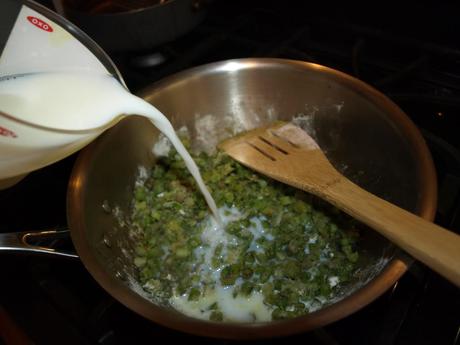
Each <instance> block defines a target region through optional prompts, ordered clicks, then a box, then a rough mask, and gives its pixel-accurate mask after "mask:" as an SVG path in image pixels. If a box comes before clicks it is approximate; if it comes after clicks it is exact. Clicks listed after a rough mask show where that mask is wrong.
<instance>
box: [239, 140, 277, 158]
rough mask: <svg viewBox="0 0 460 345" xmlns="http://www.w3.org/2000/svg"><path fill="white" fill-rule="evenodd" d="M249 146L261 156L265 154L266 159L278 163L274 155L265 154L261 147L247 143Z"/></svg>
mask: <svg viewBox="0 0 460 345" xmlns="http://www.w3.org/2000/svg"><path fill="white" fill-rule="evenodd" d="M246 143H247V144H248V145H249V146H251V147H252V148H253V149H255V150H257V151H259V152H260V153H261V154H263V155H264V156H265V157H267V158H268V159H270V160H272V161H276V159H275V157H273V156H272V155H270V154H269V153H267V152H265V151H264V150H262V149H261V148H260V147H257V145H254V144H253V143H250V142H246Z"/></svg>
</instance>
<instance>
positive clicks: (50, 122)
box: [0, 72, 221, 223]
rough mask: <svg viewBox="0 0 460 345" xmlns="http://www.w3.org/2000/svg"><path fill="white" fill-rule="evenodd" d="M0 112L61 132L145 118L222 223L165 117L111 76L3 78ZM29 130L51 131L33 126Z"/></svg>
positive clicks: (74, 75) (38, 132)
mask: <svg viewBox="0 0 460 345" xmlns="http://www.w3.org/2000/svg"><path fill="white" fill-rule="evenodd" d="M0 111H1V112H3V113H6V114H9V115H11V116H13V117H15V118H17V119H19V120H21V121H24V122H28V123H31V124H34V125H39V126H42V127H48V128H52V129H53V130H57V131H63V133H65V131H76V130H91V129H96V128H101V132H102V130H103V129H105V128H104V126H108V125H109V124H111V123H114V122H115V120H116V119H119V118H122V117H124V116H127V115H141V116H145V117H147V118H149V119H150V120H151V121H152V123H153V125H154V126H155V127H157V128H158V129H159V130H160V131H161V132H162V133H163V134H164V135H165V136H166V137H167V138H168V139H169V140H170V141H171V143H172V144H173V146H174V147H175V149H176V150H177V152H178V153H179V155H180V156H182V158H183V159H184V162H185V165H186V166H187V169H188V170H189V171H190V173H191V174H192V176H193V178H194V179H195V181H196V183H197V185H198V187H199V188H200V190H201V192H202V194H203V196H204V197H205V199H206V202H207V204H208V206H209V208H210V210H211V211H212V213H213V215H214V217H215V218H216V219H217V221H218V222H219V223H221V222H220V217H219V214H218V212H217V207H216V204H215V202H214V200H213V198H212V196H211V194H210V193H209V191H208V189H207V188H206V186H205V184H204V182H203V179H202V178H201V175H200V172H199V170H198V167H197V166H196V164H195V162H194V161H193V159H192V157H190V154H189V153H188V152H187V150H186V149H185V147H184V145H182V143H181V141H180V140H179V138H178V137H177V135H176V133H175V131H174V128H173V126H172V125H171V123H170V122H169V120H168V119H167V118H166V117H165V116H164V115H163V114H162V113H161V112H160V111H159V110H158V109H156V108H155V107H154V106H153V105H151V104H149V103H147V102H146V101H144V100H143V99H141V98H139V97H137V96H134V95H133V94H131V93H130V92H128V91H127V90H126V89H125V88H124V87H123V86H122V85H121V84H120V83H119V82H118V81H117V80H116V79H115V78H113V77H112V76H109V75H94V74H87V73H78V74H77V73H62V72H56V73H36V74H31V75H27V76H22V77H16V78H9V79H4V80H1V81H0ZM31 133H32V135H37V136H49V135H50V133H48V132H46V131H40V130H38V129H37V130H36V131H32V132H31ZM43 139H45V138H43ZM0 158H1V157H0Z"/></svg>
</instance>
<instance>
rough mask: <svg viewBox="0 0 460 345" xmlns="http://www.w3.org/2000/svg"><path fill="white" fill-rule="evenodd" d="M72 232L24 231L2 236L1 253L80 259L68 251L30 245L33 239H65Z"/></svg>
mask: <svg viewBox="0 0 460 345" xmlns="http://www.w3.org/2000/svg"><path fill="white" fill-rule="evenodd" d="M69 235H70V230H68V229H65V230H46V231H23V232H11V233H4V234H0V253H1V252H7V253H8V252H11V253H18V254H19V253H22V254H45V255H50V256H59V257H67V258H72V259H78V255H77V254H75V253H72V252H70V251H66V250H58V249H54V248H51V247H42V246H39V245H34V244H31V243H29V241H30V240H32V239H40V238H43V239H46V238H56V239H57V238H63V237H67V236H69Z"/></svg>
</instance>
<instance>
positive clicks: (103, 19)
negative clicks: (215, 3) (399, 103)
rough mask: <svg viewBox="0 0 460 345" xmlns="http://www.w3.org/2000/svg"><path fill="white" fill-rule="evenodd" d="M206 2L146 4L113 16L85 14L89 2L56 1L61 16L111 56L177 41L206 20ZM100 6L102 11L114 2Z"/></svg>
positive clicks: (182, 0) (171, 0) (169, 0)
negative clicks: (110, 53)
mask: <svg viewBox="0 0 460 345" xmlns="http://www.w3.org/2000/svg"><path fill="white" fill-rule="evenodd" d="M205 2H207V0H161V1H160V0H158V1H153V0H152V1H150V2H148V1H144V3H145V4H146V5H145V6H141V7H139V8H134V9H131V10H128V9H127V10H125V11H118V12H113V13H112V12H104V11H102V12H99V11H91V10H85V9H84V7H85V5H86V4H87V3H88V2H87V1H79V0H56V1H55V3H56V8H57V10H58V12H60V14H61V15H64V16H65V17H67V18H68V19H69V20H70V21H72V22H74V23H75V24H77V25H78V27H79V28H81V29H82V30H83V31H85V32H86V33H87V34H88V35H90V36H91V38H93V39H94V40H95V41H96V42H97V43H98V44H100V45H101V47H102V48H103V49H105V50H106V51H109V52H122V51H142V50H148V49H152V48H153V47H156V46H158V45H160V44H164V43H166V42H170V41H172V40H174V39H176V38H178V37H179V36H181V35H183V34H185V33H187V32H188V31H190V30H192V29H193V28H194V27H195V26H196V25H198V24H199V23H200V22H201V21H202V20H203V19H204V18H205V15H206V12H207V9H206V4H205ZM100 3H101V6H100V7H101V8H103V5H104V4H110V3H111V2H110V1H106V2H104V1H100ZM115 3H117V2H115ZM119 3H123V2H121V1H120V2H119ZM137 3H142V2H140V1H137ZM133 4H134V5H133ZM133 4H125V5H126V8H130V6H135V5H136V2H134V3H133ZM82 8H83V9H82Z"/></svg>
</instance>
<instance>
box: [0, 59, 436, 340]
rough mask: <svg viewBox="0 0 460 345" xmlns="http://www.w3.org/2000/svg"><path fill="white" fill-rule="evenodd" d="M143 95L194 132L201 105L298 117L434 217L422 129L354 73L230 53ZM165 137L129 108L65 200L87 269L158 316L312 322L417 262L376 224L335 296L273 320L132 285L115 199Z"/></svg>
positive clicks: (297, 328) (128, 189) (217, 327)
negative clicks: (192, 307)
mask: <svg viewBox="0 0 460 345" xmlns="http://www.w3.org/2000/svg"><path fill="white" fill-rule="evenodd" d="M140 95H141V96H142V97H144V98H145V99H146V100H147V101H149V102H151V103H152V104H154V105H155V106H156V107H157V108H158V109H160V110H161V111H162V112H164V113H165V114H167V115H168V116H169V118H170V120H171V122H172V123H173V125H174V126H175V127H176V128H179V127H181V126H187V127H188V128H189V130H190V131H191V133H192V134H193V133H196V125H197V124H198V123H199V121H200V119H202V118H203V117H204V116H210V117H211V118H213V119H214V120H215V124H216V126H217V127H221V126H222V127H223V125H224V122H225V123H228V121H236V123H238V125H239V126H241V127H242V129H249V128H252V127H256V126H259V125H262V124H265V123H267V122H270V121H272V120H274V119H282V120H291V119H292V118H294V117H295V118H297V121H300V125H304V126H307V127H308V130H309V131H310V133H313V134H314V136H315V137H316V139H317V141H318V143H319V144H320V146H321V147H322V148H323V150H325V151H326V153H327V156H328V157H329V159H330V160H331V161H332V163H333V164H334V165H335V166H336V167H337V168H338V169H339V170H340V171H342V172H343V173H344V174H345V175H346V176H347V177H349V178H350V179H351V180H352V181H354V182H356V183H357V184H359V185H360V186H362V187H364V188H365V189H367V190H369V191H371V192H373V193H375V194H377V195H379V196H380V197H383V198H385V199H387V200H389V201H391V202H393V203H395V204H397V205H399V206H401V207H403V208H406V209H408V210H410V211H412V212H414V213H417V214H419V215H420V216H422V217H424V218H426V219H429V220H432V219H433V216H434V213H435V206H436V180H435V171H434V167H433V163H432V160H431V156H430V154H429V151H428V149H427V147H426V144H425V142H424V140H423V138H422V136H421V135H420V133H419V131H418V130H417V128H416V127H415V126H414V124H413V123H412V122H411V121H410V120H409V119H408V117H407V116H406V115H405V114H404V113H403V112H402V111H401V109H399V108H398V107H397V106H396V105H395V104H394V103H393V102H391V101H390V100H389V99H388V98H387V97H385V96H384V95H383V94H381V93H380V92H378V91H377V90H375V89H373V88H372V87H370V86H368V85H366V84H365V83H363V82H361V81H359V80H357V79H355V78H353V77H350V76H348V75H346V74H343V73H341V72H338V71H336V70H332V69H330V68H327V67H324V66H320V65H316V64H310V63H305V62H300V61H291V60H281V59H242V60H230V61H223V62H217V63H213V64H208V65H204V66H201V67H197V68H193V69H190V70H187V71H184V72H181V73H178V74H176V75H173V76H171V77H168V78H165V79H163V80H162V81H160V82H158V83H156V84H154V85H152V86H151V87H149V88H147V89H145V90H144V91H142V92H141V93H140ZM157 136H158V131H157V130H156V129H155V128H154V127H153V126H152V125H151V124H150V123H149V122H148V121H147V120H145V119H143V118H140V117H131V118H127V119H126V120H124V121H122V122H120V123H119V124H118V125H116V126H115V127H113V128H112V129H110V130H108V131H107V132H106V133H105V134H103V135H102V136H101V137H99V138H98V139H97V140H96V141H95V142H93V143H92V144H90V145H89V146H88V147H87V148H85V149H84V150H83V151H82V152H81V154H80V155H79V157H78V159H77V162H76V164H75V167H74V169H73V173H72V176H71V180H70V183H69V189H68V200H67V210H68V223H69V227H70V229H71V236H72V240H73V243H74V245H75V248H76V250H77V253H78V255H79V256H80V259H81V260H82V262H83V264H84V265H85V266H86V268H87V269H88V271H89V272H90V273H91V275H92V276H93V277H94V278H95V279H96V280H97V281H98V282H99V284H100V285H101V286H102V287H103V288H104V289H105V290H107V291H108V292H109V293H110V294H111V295H112V296H113V297H114V298H116V299H117V300H119V301H120V302H121V303H123V304H124V305H126V306H127V307H128V308H130V309H132V310H133V311H135V312H137V313H139V314H141V315H143V316H144V317H146V318H148V319H150V320H152V321H154V322H156V323H159V324H162V325H164V326H167V327H170V328H173V329H177V330H180V331H184V332H188V333H193V334H197V335H202V336H211V337H220V338H233V339H250V338H263V337H273V336H284V335H289V334H293V333H298V332H303V331H308V330H311V329H313V328H316V327H320V326H324V325H326V324H328V323H331V322H333V321H336V320H338V319H341V318H344V317H346V316H347V315H349V314H351V313H353V312H355V311H357V310H359V309H360V308H362V307H364V306H365V305H367V304H369V303H370V302H372V301H373V300H374V299H376V298H377V297H378V296H380V295H381V294H382V293H384V292H385V291H386V290H387V289H389V288H390V287H391V286H392V285H393V284H394V283H395V282H396V281H397V280H398V279H399V278H400V277H401V276H402V275H403V274H404V272H405V271H406V270H407V267H408V265H409V264H410V263H411V261H412V259H411V258H410V257H408V256H407V255H406V254H404V253H403V252H401V251H400V250H398V249H397V248H395V247H394V246H392V245H391V244H390V243H389V242H388V241H387V240H385V239H384V238H382V237H381V236H379V235H377V234H376V233H375V232H374V231H371V230H363V231H362V246H363V248H364V249H365V250H366V252H367V257H368V258H367V260H363V262H362V263H361V268H360V274H359V276H358V277H357V278H356V280H355V281H354V282H352V283H350V284H349V285H348V286H346V287H345V288H344V289H343V290H342V291H341V295H340V296H339V297H338V298H337V299H336V300H335V301H334V302H332V303H331V304H330V305H328V306H326V307H325V308H323V309H321V310H319V311H316V312H313V313H311V314H309V315H305V316H303V317H299V318H295V319H292V320H285V321H276V322H270V323H253V324H250V323H248V324H237V323H215V322H210V321H202V320H197V319H193V318H189V317H187V316H185V315H183V314H180V313H179V312H176V311H175V310H173V309H172V308H169V307H166V306H159V305H156V304H154V303H152V302H150V301H149V300H148V299H147V298H146V297H145V295H144V293H143V292H142V289H141V288H139V287H138V285H137V284H136V271H135V268H134V265H133V264H132V262H133V255H134V254H133V247H134V245H135V244H134V243H133V240H132V239H131V238H130V237H129V236H128V232H127V231H126V229H124V228H122V227H120V226H119V224H118V222H117V221H116V220H115V219H114V217H113V216H112V215H111V214H110V213H108V212H107V209H108V208H109V207H111V208H113V207H118V208H119V209H120V210H121V211H124V212H127V211H128V210H129V207H130V202H131V198H132V193H133V187H134V181H135V178H136V176H137V173H138V167H139V166H140V165H141V166H146V167H149V166H152V165H153V164H155V157H154V155H153V153H152V146H153V143H154V142H155V140H156V138H157ZM357 152H359V154H357ZM18 236H19V239H20V241H22V242H25V241H24V240H23V236H24V234H20V235H16V237H15V239H14V241H16V242H17V241H18V240H17V237H18ZM0 241H1V239H0ZM10 242H12V241H11V237H10ZM0 247H2V245H1V242H0ZM3 247H5V246H3ZM13 247H15V245H10V246H9V248H10V249H12V248H13ZM29 250H37V249H36V248H30V247H29ZM38 250H41V251H45V252H47V251H49V249H46V248H45V249H43V248H39V249H38Z"/></svg>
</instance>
